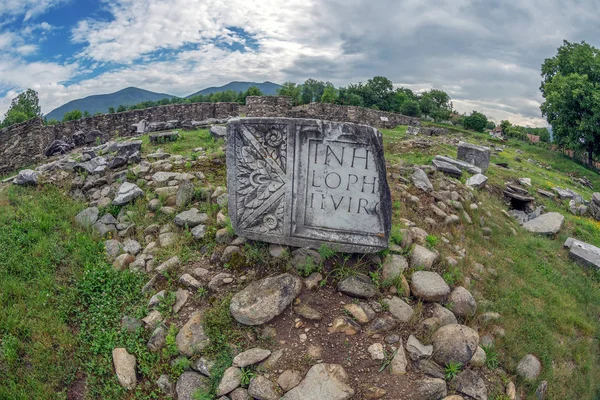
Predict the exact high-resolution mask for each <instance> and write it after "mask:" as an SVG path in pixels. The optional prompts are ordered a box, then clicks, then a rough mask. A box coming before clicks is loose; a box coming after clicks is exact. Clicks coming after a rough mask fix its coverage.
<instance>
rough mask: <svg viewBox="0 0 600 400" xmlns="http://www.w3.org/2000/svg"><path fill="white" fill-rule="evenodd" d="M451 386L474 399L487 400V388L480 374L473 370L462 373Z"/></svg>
mask: <svg viewBox="0 0 600 400" xmlns="http://www.w3.org/2000/svg"><path fill="white" fill-rule="evenodd" d="M451 386H452V387H453V388H454V389H455V390H456V391H457V392H459V393H462V394H464V395H467V396H469V397H472V398H474V399H475V400H487V388H486V386H485V382H484V381H483V379H481V377H480V376H479V374H478V373H477V372H475V371H473V370H471V369H468V370H466V371H464V372H461V373H460V374H458V375H457V376H456V378H454V379H453V380H452V381H451Z"/></svg>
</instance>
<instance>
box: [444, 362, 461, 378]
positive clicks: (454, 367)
mask: <svg viewBox="0 0 600 400" xmlns="http://www.w3.org/2000/svg"><path fill="white" fill-rule="evenodd" d="M462 367H463V364H462V363H460V362H455V361H450V362H449V363H448V364H446V367H445V368H444V376H445V378H446V380H447V381H451V380H452V379H454V378H456V375H458V373H459V372H460V371H461V370H462Z"/></svg>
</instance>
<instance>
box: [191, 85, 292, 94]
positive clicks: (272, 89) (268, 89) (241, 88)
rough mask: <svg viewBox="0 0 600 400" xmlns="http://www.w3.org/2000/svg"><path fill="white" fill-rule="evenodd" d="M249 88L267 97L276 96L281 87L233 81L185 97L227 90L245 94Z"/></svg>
mask: <svg viewBox="0 0 600 400" xmlns="http://www.w3.org/2000/svg"><path fill="white" fill-rule="evenodd" d="M250 86H256V87H257V88H259V89H260V91H261V92H262V93H263V94H264V95H267V96H269V95H274V94H277V89H279V88H280V87H281V85H278V84H276V83H273V82H263V83H257V82H236V81H234V82H229V83H228V84H227V85H223V86H213V87H209V88H206V89H202V90H201V91H199V92H196V93H193V94H190V95H189V96H187V97H192V96H197V95H199V94H211V93H215V92H225V91H227V90H233V91H234V92H245V91H246V90H248V88H249V87H250Z"/></svg>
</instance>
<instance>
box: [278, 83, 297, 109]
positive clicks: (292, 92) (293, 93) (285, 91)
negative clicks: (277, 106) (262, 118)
mask: <svg viewBox="0 0 600 400" xmlns="http://www.w3.org/2000/svg"><path fill="white" fill-rule="evenodd" d="M300 90H301V87H300V86H298V85H296V84H295V83H294V82H284V83H283V85H281V87H280V88H279V89H277V94H278V95H279V96H289V97H291V98H292V103H293V104H294V105H297V104H300Z"/></svg>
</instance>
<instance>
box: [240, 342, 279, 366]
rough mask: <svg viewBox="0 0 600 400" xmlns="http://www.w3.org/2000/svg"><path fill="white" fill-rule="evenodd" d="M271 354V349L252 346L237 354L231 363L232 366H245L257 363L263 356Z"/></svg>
mask: <svg viewBox="0 0 600 400" xmlns="http://www.w3.org/2000/svg"><path fill="white" fill-rule="evenodd" d="M270 355H271V350H265V349H260V348H258V347H257V348H254V349H250V350H246V351H244V352H243V353H240V354H238V355H237V356H235V357H234V359H233V362H232V365H233V366H234V367H240V368H243V367H247V366H248V365H252V364H258V363H259V362H261V361H263V360H264V359H265V358H267V357H269V356H270Z"/></svg>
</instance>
